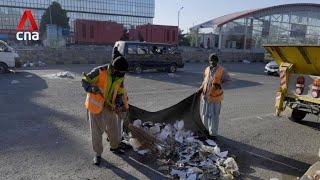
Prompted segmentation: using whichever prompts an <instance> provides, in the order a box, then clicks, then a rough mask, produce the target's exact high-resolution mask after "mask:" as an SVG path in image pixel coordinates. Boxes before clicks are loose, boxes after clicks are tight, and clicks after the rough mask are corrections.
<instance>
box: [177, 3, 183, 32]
mask: <svg viewBox="0 0 320 180" xmlns="http://www.w3.org/2000/svg"><path fill="white" fill-rule="evenodd" d="M182 9H183V6H182V7H181V8H180V9H179V10H178V29H179V26H180V12H181V10H182Z"/></svg>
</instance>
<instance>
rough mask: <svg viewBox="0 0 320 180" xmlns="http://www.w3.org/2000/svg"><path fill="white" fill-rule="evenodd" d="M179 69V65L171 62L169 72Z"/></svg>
mask: <svg viewBox="0 0 320 180" xmlns="http://www.w3.org/2000/svg"><path fill="white" fill-rule="evenodd" d="M176 71H177V66H176V65H175V64H171V65H170V66H169V68H168V72H170V73H175V72H176Z"/></svg>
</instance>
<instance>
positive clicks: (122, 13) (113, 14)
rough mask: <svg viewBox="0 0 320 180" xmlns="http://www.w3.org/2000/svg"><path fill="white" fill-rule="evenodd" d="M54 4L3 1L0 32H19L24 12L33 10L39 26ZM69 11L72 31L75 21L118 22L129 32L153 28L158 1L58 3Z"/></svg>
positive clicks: (45, 0) (64, 0)
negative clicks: (138, 26) (17, 29)
mask: <svg viewBox="0 0 320 180" xmlns="http://www.w3.org/2000/svg"><path fill="white" fill-rule="evenodd" d="M52 1H53V0H1V1H0V29H2V30H14V29H16V27H17V25H18V23H19V21H20V17H21V15H22V13H23V11H24V10H25V9H31V10H32V13H33V15H34V17H35V19H36V21H37V23H38V25H39V24H40V19H41V16H42V14H43V13H44V11H45V9H46V8H48V7H49V5H50V4H51V2H52ZM55 1H57V2H59V3H60V4H61V6H62V8H63V9H65V10H66V11H67V15H68V17H69V18H70V21H69V23H70V27H71V31H73V28H74V21H75V20H76V19H87V20H99V21H115V22H118V23H120V24H123V25H124V26H125V27H127V28H129V27H132V26H136V25H142V24H148V23H150V24H152V23H153V18H154V11H155V0H55Z"/></svg>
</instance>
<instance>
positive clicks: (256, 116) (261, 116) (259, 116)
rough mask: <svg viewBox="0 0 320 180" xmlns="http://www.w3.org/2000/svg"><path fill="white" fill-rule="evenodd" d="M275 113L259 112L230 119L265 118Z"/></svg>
mask: <svg viewBox="0 0 320 180" xmlns="http://www.w3.org/2000/svg"><path fill="white" fill-rule="evenodd" d="M273 115H274V113H268V114H258V115H253V116H246V117H237V118H232V119H230V120H231V121H238V120H244V119H252V118H258V119H263V117H268V116H273Z"/></svg>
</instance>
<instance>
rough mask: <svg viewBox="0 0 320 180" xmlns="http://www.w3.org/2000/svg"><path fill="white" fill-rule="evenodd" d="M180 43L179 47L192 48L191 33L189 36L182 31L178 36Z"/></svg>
mask: <svg viewBox="0 0 320 180" xmlns="http://www.w3.org/2000/svg"><path fill="white" fill-rule="evenodd" d="M178 41H179V42H178V43H179V46H190V45H191V35H190V33H188V34H183V31H180V33H179V35H178Z"/></svg>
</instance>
